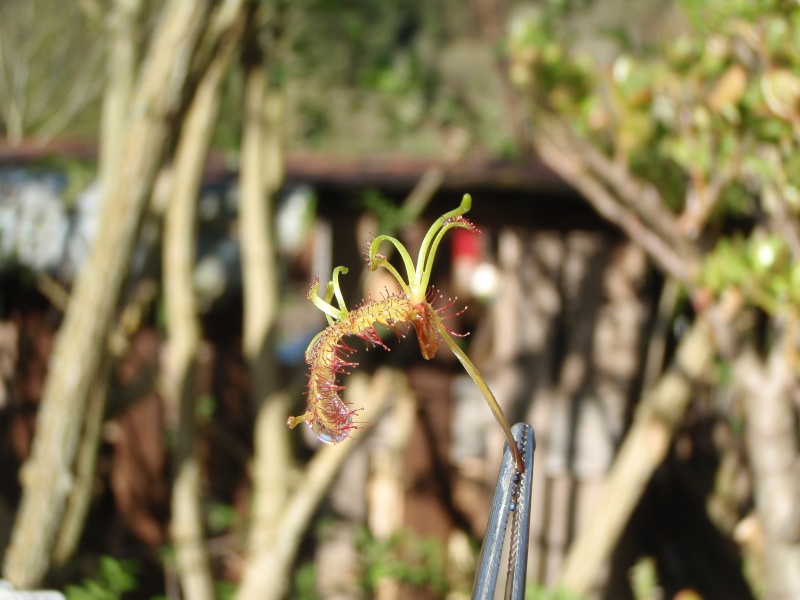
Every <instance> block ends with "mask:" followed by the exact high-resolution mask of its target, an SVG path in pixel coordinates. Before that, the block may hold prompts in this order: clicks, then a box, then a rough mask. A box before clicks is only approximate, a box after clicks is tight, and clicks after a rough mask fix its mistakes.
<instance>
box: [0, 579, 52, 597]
mask: <svg viewBox="0 0 800 600" xmlns="http://www.w3.org/2000/svg"><path fill="white" fill-rule="evenodd" d="M0 600H65V597H64V594H62V593H61V592H56V591H53V590H47V591H39V590H37V591H33V592H28V591H16V590H14V586H12V585H11V584H10V583H9V582H8V581H4V580H2V579H0Z"/></svg>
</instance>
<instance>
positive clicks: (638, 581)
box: [628, 556, 663, 600]
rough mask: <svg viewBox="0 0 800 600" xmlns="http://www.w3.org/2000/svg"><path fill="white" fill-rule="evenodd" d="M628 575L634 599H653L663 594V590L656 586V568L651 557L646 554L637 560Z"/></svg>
mask: <svg viewBox="0 0 800 600" xmlns="http://www.w3.org/2000/svg"><path fill="white" fill-rule="evenodd" d="M628 577H629V578H630V582H631V591H632V592H633V597H634V598H635V599H636V600H655V599H656V598H660V597H661V596H663V591H661V590H660V588H659V586H658V569H657V567H656V561H655V560H654V559H653V558H651V557H649V556H647V557H643V558H640V559H639V560H637V561H636V564H634V565H633V566H632V567H631V569H630V571H629V572H628Z"/></svg>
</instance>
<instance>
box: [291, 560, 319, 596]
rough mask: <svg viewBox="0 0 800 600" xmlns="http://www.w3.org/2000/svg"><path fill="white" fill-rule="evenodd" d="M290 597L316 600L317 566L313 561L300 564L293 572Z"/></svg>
mask: <svg viewBox="0 0 800 600" xmlns="http://www.w3.org/2000/svg"><path fill="white" fill-rule="evenodd" d="M292 583H293V585H292V588H293V589H292V594H291V597H292V598H295V600H317V598H318V597H319V594H317V567H316V565H315V564H314V563H313V562H308V563H305V564H303V565H301V566H300V567H299V568H298V569H297V570H296V571H295V573H294V580H293V582H292Z"/></svg>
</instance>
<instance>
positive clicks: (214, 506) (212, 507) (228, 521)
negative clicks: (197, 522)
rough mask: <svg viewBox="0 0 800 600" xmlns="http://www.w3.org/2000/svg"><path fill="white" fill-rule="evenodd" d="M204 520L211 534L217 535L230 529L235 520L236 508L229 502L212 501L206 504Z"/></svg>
mask: <svg viewBox="0 0 800 600" xmlns="http://www.w3.org/2000/svg"><path fill="white" fill-rule="evenodd" d="M206 521H207V523H208V531H209V533H210V534H211V535H218V534H220V533H222V532H224V531H227V530H228V529H230V528H231V527H232V526H233V524H234V522H235V521H236V509H235V508H234V507H233V506H231V505H230V504H222V503H221V502H212V503H211V504H209V506H208V510H207V514H206Z"/></svg>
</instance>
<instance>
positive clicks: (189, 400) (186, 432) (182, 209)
mask: <svg viewBox="0 0 800 600" xmlns="http://www.w3.org/2000/svg"><path fill="white" fill-rule="evenodd" d="M242 29H243V20H242V19H239V20H237V22H236V23H235V24H234V27H233V29H232V30H230V31H229V32H228V34H227V35H226V36H225V37H224V38H223V40H222V43H221V45H220V47H219V49H218V51H217V54H216V56H215V57H214V59H213V60H212V62H211V65H210V66H209V68H208V70H207V71H206V73H205V75H204V76H203V79H202V80H201V81H200V83H199V85H198V88H197V91H196V92H195V95H194V98H193V99H192V104H191V106H190V107H189V110H188V112H187V114H186V118H185V120H184V125H183V129H182V131H181V137H180V140H179V143H178V147H177V151H176V156H175V164H174V175H173V181H172V190H171V192H172V193H171V194H170V201H169V205H168V207H167V212H166V215H165V223H164V225H165V229H164V282H165V285H164V298H165V308H166V317H167V319H166V320H167V331H168V334H169V340H168V346H167V347H168V357H167V365H168V366H167V372H166V373H165V381H164V392H165V396H166V398H165V400H166V401H167V402H168V403H170V404H172V406H173V412H174V413H175V414H177V415H179V422H178V435H177V438H178V443H177V447H176V453H175V460H174V464H175V481H174V485H173V490H172V522H171V524H170V530H171V535H172V540H173V543H174V545H175V551H176V556H177V565H178V576H179V578H180V580H181V584H182V587H183V590H184V592H185V594H186V597H187V598H192V599H197V600H212V599H213V598H214V578H213V576H212V573H211V563H210V559H209V555H208V551H207V549H206V543H205V532H204V514H203V505H202V479H201V475H202V465H201V461H200V457H199V456H198V455H197V452H196V448H195V445H196V441H195V431H196V424H195V400H196V390H195V375H196V367H197V351H198V347H199V344H200V339H201V332H200V322H199V319H198V315H197V311H198V307H197V299H196V297H195V292H194V279H193V276H194V265H195V250H196V247H197V214H196V208H197V198H198V193H199V190H200V184H201V181H202V176H203V170H204V167H205V159H206V156H207V154H208V148H209V144H210V141H211V135H212V133H213V130H214V124H215V122H216V118H217V114H218V112H219V103H220V88H221V85H222V81H223V78H224V75H225V73H226V71H227V68H228V65H229V63H230V59H231V56H232V54H233V50H234V48H235V47H236V45H237V44H238V41H239V39H240V37H241V32H242Z"/></svg>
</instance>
